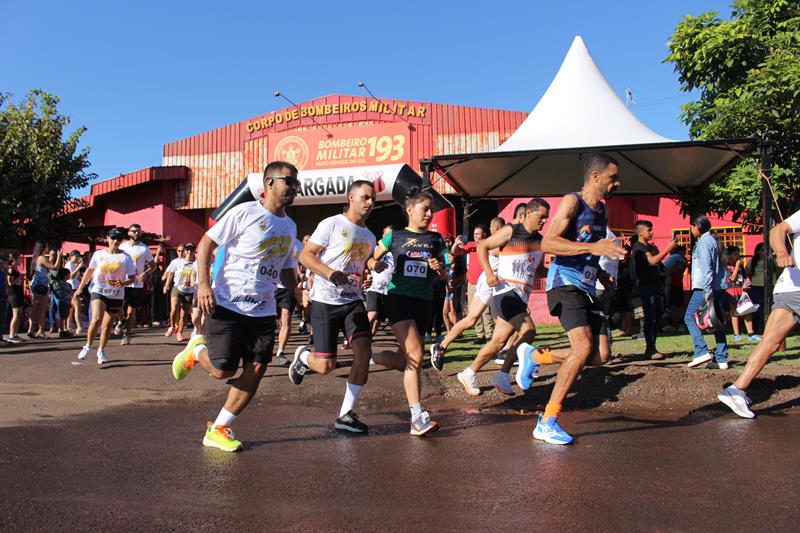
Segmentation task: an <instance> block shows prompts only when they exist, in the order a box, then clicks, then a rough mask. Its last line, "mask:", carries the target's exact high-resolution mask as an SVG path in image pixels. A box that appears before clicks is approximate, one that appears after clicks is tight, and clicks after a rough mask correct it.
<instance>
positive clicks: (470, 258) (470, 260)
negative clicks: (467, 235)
mask: <svg viewBox="0 0 800 533" xmlns="http://www.w3.org/2000/svg"><path fill="white" fill-rule="evenodd" d="M462 248H463V249H464V251H465V252H469V255H467V283H469V284H470V285H475V284H476V283H478V278H479V277H481V274H483V267H481V261H480V259H478V243H476V242H468V243H467V244H465V245H464V246H462Z"/></svg>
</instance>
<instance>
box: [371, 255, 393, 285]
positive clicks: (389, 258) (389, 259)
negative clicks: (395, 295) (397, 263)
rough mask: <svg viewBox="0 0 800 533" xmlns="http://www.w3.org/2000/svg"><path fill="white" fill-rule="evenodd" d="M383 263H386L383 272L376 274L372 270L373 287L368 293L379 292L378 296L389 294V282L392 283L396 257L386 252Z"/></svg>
mask: <svg viewBox="0 0 800 533" xmlns="http://www.w3.org/2000/svg"><path fill="white" fill-rule="evenodd" d="M381 261H383V262H384V263H386V269H385V270H384V271H383V272H375V271H374V270H370V273H371V274H372V285H370V286H369V289H367V292H377V293H378V294H388V293H389V282H390V281H392V274H393V273H394V256H393V255H392V252H386V253H385V254H384V256H383V257H381Z"/></svg>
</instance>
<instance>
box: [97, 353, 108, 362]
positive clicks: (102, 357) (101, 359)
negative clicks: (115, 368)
mask: <svg viewBox="0 0 800 533" xmlns="http://www.w3.org/2000/svg"><path fill="white" fill-rule="evenodd" d="M106 363H108V357H106V352H104V351H103V350H97V364H98V365H104V364H106Z"/></svg>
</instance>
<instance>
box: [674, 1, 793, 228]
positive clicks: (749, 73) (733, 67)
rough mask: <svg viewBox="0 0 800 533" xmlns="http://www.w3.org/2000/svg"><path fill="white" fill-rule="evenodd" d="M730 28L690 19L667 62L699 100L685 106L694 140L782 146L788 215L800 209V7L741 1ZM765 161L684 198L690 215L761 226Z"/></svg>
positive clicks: (781, 187) (709, 19)
mask: <svg viewBox="0 0 800 533" xmlns="http://www.w3.org/2000/svg"><path fill="white" fill-rule="evenodd" d="M732 7H733V12H732V14H731V17H730V20H721V19H720V18H719V17H718V16H717V12H715V11H712V12H708V13H703V14H701V15H697V16H687V17H685V18H684V19H683V20H682V21H681V22H680V23H679V24H678V26H677V28H676V29H675V32H674V33H673V34H672V37H671V38H670V41H669V48H670V54H669V56H668V57H667V59H666V61H668V62H671V63H672V64H673V65H674V66H675V71H676V72H677V73H678V75H679V80H680V83H681V89H682V90H684V91H687V92H688V91H694V92H696V94H697V96H698V98H697V100H695V101H693V102H690V103H688V104H686V105H684V106H682V115H681V119H682V120H683V121H684V123H685V124H687V125H688V126H689V135H690V136H691V138H692V139H708V140H710V139H724V138H737V137H759V138H763V137H765V136H766V137H769V138H770V139H772V140H773V141H774V142H775V148H774V167H773V175H772V180H771V181H772V184H773V187H774V189H775V193H776V196H777V197H778V198H779V203H780V204H781V205H782V208H783V209H784V213H785V210H787V209H788V210H790V211H793V210H795V209H796V208H797V207H798V206H800V2H798V1H797V0H737V1H735V2H734V4H733V6H732ZM759 168H760V165H759V161H758V159H757V157H747V158H745V159H743V160H742V161H741V162H740V164H739V165H738V166H737V167H736V168H734V169H733V171H731V172H730V173H729V174H728V175H727V176H725V177H723V179H720V180H717V181H715V182H713V183H711V184H710V186H708V187H703V188H699V189H692V190H685V191H682V194H681V198H680V199H681V202H682V209H683V211H684V212H686V213H697V212H712V213H717V214H722V213H725V212H732V213H733V214H734V215H736V216H737V217H742V218H743V219H744V220H745V221H746V222H749V223H753V224H760V223H761V210H760V194H761V180H760V175H759Z"/></svg>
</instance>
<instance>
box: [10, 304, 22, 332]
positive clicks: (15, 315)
mask: <svg viewBox="0 0 800 533" xmlns="http://www.w3.org/2000/svg"><path fill="white" fill-rule="evenodd" d="M21 320H22V308H21V307H12V308H11V325H10V326H9V328H8V334H9V335H10V336H12V337H16V336H17V335H19V324H20V321H21Z"/></svg>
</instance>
